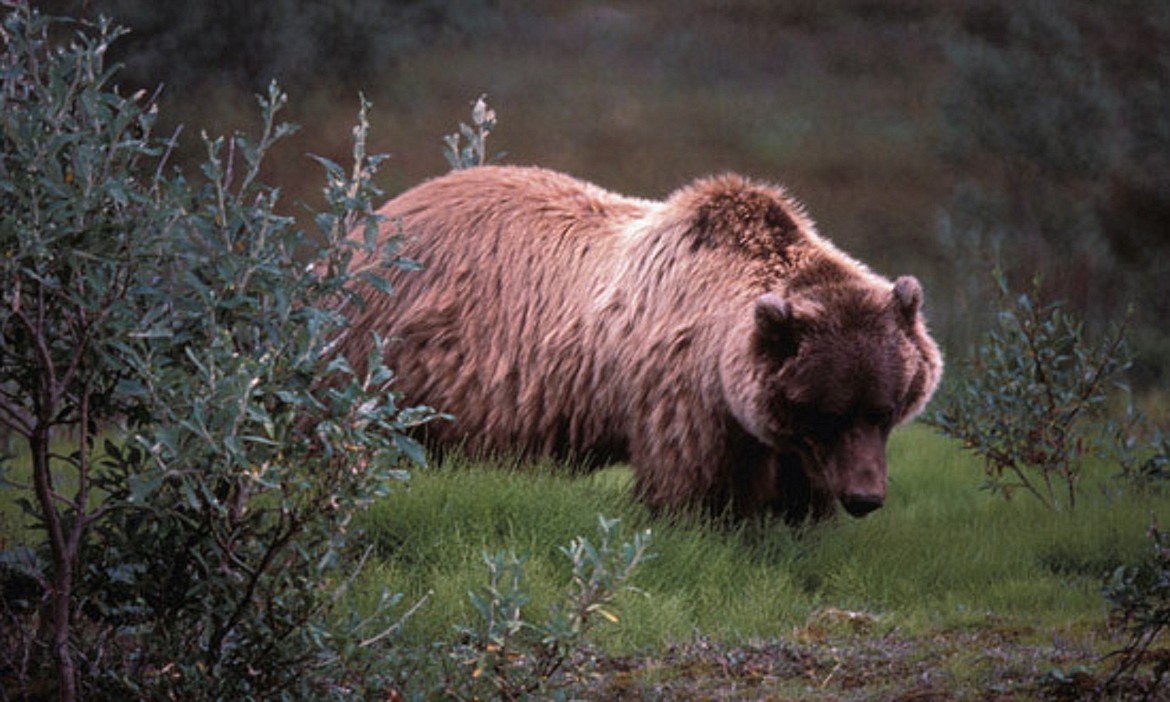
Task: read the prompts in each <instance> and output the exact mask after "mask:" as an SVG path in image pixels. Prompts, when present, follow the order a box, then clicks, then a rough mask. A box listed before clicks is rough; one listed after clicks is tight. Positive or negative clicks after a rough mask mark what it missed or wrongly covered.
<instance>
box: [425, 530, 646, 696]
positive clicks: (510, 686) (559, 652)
mask: <svg viewBox="0 0 1170 702" xmlns="http://www.w3.org/2000/svg"><path fill="white" fill-rule="evenodd" d="M598 521H599V524H598V544H597V545H596V546H595V545H594V544H593V543H592V542H590V541H589V540H588V539H586V538H584V537H578V538H575V539H573V540H572V541H571V542H570V543H569V545H568V546H562V547H561V552H562V553H563V554H565V556H566V557H567V558H568V559H569V560H570V562H571V563H572V566H573V572H572V577H571V578H570V582H569V586H568V588H567V589H566V591H565V593H564V596H563V597H562V598H561V599H560V600H559V601H557V602H555V603H554V604H553V605H552V606H551V607H550V608H549V612H548V615H547V616H546V617H545V618H544V620H543V621H539V622H538V621H532V620H530V619H528V618H527V617H526V612H525V606H526V605H527V604H528V603H529V601H530V597H529V594H528V592H527V591H526V590H525V588H524V586H523V581H524V564H525V562H526V561H527V558H525V557H523V556H517V555H516V554H514V553H511V552H506V551H501V552H497V553H494V554H492V553H484V555H483V558H484V563H485V564H486V565H487V569H488V583H487V585H486V586H485V587H484V588H483V590H482V592H472V593H469V594H468V596H469V597H470V598H471V603H472V606H473V607H474V608H475V611H476V613H477V614H478V615H479V621H478V622H477V623H476V624H475V625H473V626H462V627H460V628H459V634H460V636H459V641H458V642H457V643H456V644H455V645H452V646H448V647H445V648H446V656H447V659H448V662H449V663H451V664H453V667H451V668H448V669H447V672H446V676H445V678H446V682H445V684H444V694H445V695H448V696H451V697H454V698H457V699H483V698H485V697H487V696H489V695H493V694H494V695H495V696H496V697H498V698H499V699H501V700H515V699H521V698H523V697H525V696H527V695H532V694H534V693H545V694H547V693H548V692H549V691H550V690H552V689H555V688H556V687H557V683H556V681H555V680H554V676H555V675H556V674H557V673H559V672H565V671H564V669H565V668H566V667H567V664H569V662H570V657H571V656H572V655H573V654H574V653H576V652H578V650H579V649H580V648H581V647H582V645H583V644H584V641H585V635H586V633H587V632H588V631H589V630H590V629H591V628H592V627H593V626H594V625H595V624H596V622H597V619H598V617H601V618H603V619H605V620H608V621H610V622H616V621H618V617H617V615H616V614H614V611H613V610H614V600H615V598H616V597H617V595H618V594H619V593H620V592H621V591H622V590H625V589H632V586H631V585H630V584H629V580H630V578H631V576H632V575H633V573H634V571H635V570H636V569H637V568H638V567H639V566H640V565H641V564H642V563H644V562H645V561H647V560H649V559H650V558H652V557H653V556H652V555H651V554H649V553H647V550H646V548H647V546H648V544H649V540H650V531H649V530H645V531H643V532H641V533H638V534H635V535H634V540H633V541H632V542H625V543H622V544H621V545H620V546H618V545H616V544H615V540H616V538H617V527H618V520H616V519H606V518H605V517H603V516H599V517H598Z"/></svg>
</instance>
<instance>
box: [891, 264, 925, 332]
mask: <svg viewBox="0 0 1170 702" xmlns="http://www.w3.org/2000/svg"><path fill="white" fill-rule="evenodd" d="M894 304H895V305H896V306H897V308H898V312H899V313H900V314H901V315H902V319H903V320H904V321H906V322H907V323H909V324H913V323H914V320H915V319H916V318H917V317H918V310H920V309H922V285H920V284H919V282H918V279H917V278H915V277H914V276H910V275H904V276H902V277H900V278H898V279H897V280H895V281H894Z"/></svg>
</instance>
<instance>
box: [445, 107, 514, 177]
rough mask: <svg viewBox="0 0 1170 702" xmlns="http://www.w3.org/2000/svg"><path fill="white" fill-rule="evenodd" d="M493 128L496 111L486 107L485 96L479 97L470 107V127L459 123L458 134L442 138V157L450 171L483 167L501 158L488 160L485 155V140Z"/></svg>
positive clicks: (496, 157)
mask: <svg viewBox="0 0 1170 702" xmlns="http://www.w3.org/2000/svg"><path fill="white" fill-rule="evenodd" d="M495 128H496V111H495V110H493V109H491V108H489V107H488V104H487V95H480V96H479V98H478V99H476V101H475V103H474V104H473V105H472V107H471V126H468V125H467V124H465V123H463V122H460V123H459V131H458V132H455V133H454V134H448V135H447V136H445V137H443V144H444V146H443V156H444V157H445V158H446V159H447V163H449V164H450V165H451V170H453V171H458V170H462V169H464V168H474V167H475V166H483V165H485V164H487V163H489V162H490V161H495V160H498V159H500V158H502V157H503V154H497V155H496V156H494V157H492V158H491V159H489V158H488V154H487V138H488V135H489V134H491V133H492V130H493V129H495ZM463 139H466V140H467V144H463V143H462V141H463Z"/></svg>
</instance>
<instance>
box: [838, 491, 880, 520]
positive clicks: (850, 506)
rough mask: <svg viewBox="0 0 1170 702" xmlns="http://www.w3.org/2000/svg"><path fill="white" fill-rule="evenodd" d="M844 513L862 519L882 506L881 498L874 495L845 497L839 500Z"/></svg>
mask: <svg viewBox="0 0 1170 702" xmlns="http://www.w3.org/2000/svg"><path fill="white" fill-rule="evenodd" d="M841 504H842V505H843V506H844V507H845V511H846V512H848V513H849V514H850V515H851V516H854V517H864V516H865V515H867V514H869V513H870V512H872V511H874V510H875V509H877V508H879V507H881V506H882V498H881V497H878V496H876V495H846V496H845V497H843V498H841Z"/></svg>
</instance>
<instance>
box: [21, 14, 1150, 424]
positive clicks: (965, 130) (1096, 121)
mask: <svg viewBox="0 0 1170 702" xmlns="http://www.w3.org/2000/svg"><path fill="white" fill-rule="evenodd" d="M34 4H38V5H41V6H42V9H44V10H46V11H48V12H51V13H54V14H60V15H66V16H72V17H82V18H87V19H91V20H92V19H96V18H97V17H98V16H99V15H102V14H104V15H106V16H110V17H112V18H114V19H115V20H116V21H117V22H118V23H119V24H122V25H126V26H128V27H130V28H131V30H132V33H131V34H130V35H129V36H128V37H126V38H125V39H123V40H122V41H120V42H119V43H118V44H117V45H116V48H115V58H116V59H117V60H119V61H121V62H122V63H124V66H125V67H124V70H123V71H122V72H121V73H120V74H119V78H118V82H120V83H121V84H122V85H123V86H124V87H125V88H126V89H127V90H130V89H134V88H138V87H147V88H150V89H153V88H155V87H156V86H158V85H159V84H162V85H163V93H162V98H161V110H162V117H163V119H162V121H163V124H164V126H163V131H164V132H166V133H169V132H170V131H173V130H174V129H175V127H176V126H177V125H178V124H180V123H182V124H183V125H184V127H185V128H184V131H183V132H182V136H181V143H182V149H181V152H180V156H181V157H182V158H181V160H180V163H186V164H190V163H192V162H193V160H194V159H197V158H200V157H201V156H202V146H201V143H200V140H199V136H198V135H199V133H200V130H202V129H206V130H207V131H208V132H210V133H213V134H215V133H222V132H225V131H232V130H237V129H238V130H243V131H252V132H254V131H255V130H256V128H257V126H258V125H257V115H258V111H257V109H256V106H255V100H254V99H253V98H252V95H253V94H254V93H257V92H262V91H263V90H264V89H265V88H266V86H267V85H268V83H269V81H270V80H272V79H277V80H278V81H279V82H280V84H281V85H282V87H284V89H285V90H287V91H288V92H289V94H290V97H291V100H290V107H289V109H288V111H287V112H286V113H285V116H286V118H287V119H288V120H289V121H293V122H296V123H298V124H300V125H302V127H303V128H302V130H301V131H300V132H299V133H298V134H297V135H296V136H295V137H293V138H292V139H291V140H290V141H289V142H288V143H286V144H285V145H284V147H283V148H282V150H280V151H279V152H278V153H277V154H275V158H274V159H273V161H272V165H271V169H270V172H269V173H268V174H267V179H268V181H269V182H271V183H274V184H277V185H280V186H281V187H282V189H283V193H284V200H285V202H286V206H287V207H288V209H289V211H290V212H293V213H296V212H299V211H301V209H302V208H301V207H300V206H299V204H298V203H304V202H308V203H316V202H318V201H319V195H318V191H319V188H320V185H321V183H322V182H323V181H322V178H321V173H320V169H319V168H318V167H317V166H316V165H315V164H314V163H313V162H312V161H311V160H310V159H309V158H308V157H307V156H306V154H308V153H316V154H321V155H324V156H327V157H329V158H332V159H334V160H336V161H338V162H342V163H344V162H345V160H346V158H347V154H348V152H349V148H350V142H349V139H350V126H351V125H352V124H353V122H354V118H355V115H356V112H357V108H358V97H357V96H358V93H359V91H360V92H362V93H364V94H365V95H366V96H367V97H368V98H370V99H371V100H372V101H373V103H374V110H373V113H372V118H371V120H372V123H373V135H372V141H373V144H372V147H373V150H374V151H380V152H388V153H390V154H392V156H393V158H392V160H391V161H390V162H389V163H388V164H386V165H385V166H384V167H383V171H382V173H381V175H380V181H379V182H380V183H381V184H382V186H383V187H384V188H385V189H386V191H387V193H388V195H392V194H394V193H396V192H399V191H401V190H402V189H404V188H406V187H409V186H410V185H411V184H413V183H416V182H418V181H419V180H421V179H424V178H427V177H430V176H434V175H437V174H439V173H442V172H444V171H445V170H446V169H447V164H446V162H445V161H444V160H443V157H442V154H441V143H442V141H441V140H442V136H443V135H444V134H447V133H450V132H452V131H454V130H455V129H456V126H457V124H458V122H459V121H468V120H469V109H470V105H471V103H472V101H473V100H474V99H475V98H476V97H477V96H478V95H480V94H481V93H487V95H488V101H489V103H490V104H491V106H492V107H493V108H495V109H496V110H497V113H498V115H499V118H500V125H499V128H498V129H497V131H496V132H495V133H494V134H493V135H492V137H491V138H490V140H489V150H490V151H492V152H501V151H503V152H507V155H506V156H505V158H504V160H505V162H508V163H514V164H536V165H541V166H546V167H549V168H554V169H558V170H563V171H566V172H569V173H571V174H574V175H576V176H579V177H582V178H585V179H588V180H592V181H595V182H597V183H599V184H601V185H603V186H605V187H607V188H610V189H613V190H617V191H620V192H623V193H627V194H632V195H640V196H645V197H654V198H658V197H663V196H665V195H666V194H668V193H669V192H670V191H671V190H673V189H674V188H676V187H678V186H679V185H681V184H683V183H685V182H686V181H688V180H690V179H691V178H693V177H695V176H698V175H702V174H706V173H710V172H715V171H724V170H734V171H739V172H743V173H745V174H749V175H752V176H756V177H759V178H763V179H767V180H771V181H775V182H780V183H783V184H785V185H787V186H788V187H789V188H790V189H791V190H792V191H793V193H794V194H796V195H797V196H798V197H799V198H800V199H802V200H803V201H804V202H805V203H806V204H807V206H808V208H809V210H810V212H811V213H812V215H813V216H814V218H815V219H816V220H817V221H818V223H819V226H820V228H821V231H822V233H824V234H825V235H827V236H829V237H830V238H832V239H833V240H835V241H836V242H838V243H839V244H840V245H841V246H842V247H843V248H845V249H846V250H847V251H849V252H850V253H852V254H854V255H855V256H857V257H859V258H861V259H863V260H865V261H867V262H869V263H870V264H871V265H872V267H874V268H875V269H876V270H878V271H879V272H881V273H883V274H885V275H888V276H891V277H893V276H896V275H900V274H904V273H912V274H915V275H917V276H919V277H920V278H921V279H922V280H923V282H924V284H925V286H926V288H927V300H928V303H927V304H928V311H929V314H930V316H931V318H932V320H933V325H934V327H935V329H936V333H937V335H938V336H939V337H940V339H941V340H942V342H943V344H944V346H945V347H946V350H947V354H948V356H949V357H950V358H951V359H952V360H954V359H957V358H962V357H964V356H966V355H967V353H968V350H969V348H970V346H971V345H972V344H973V343H974V340H975V339H976V338H977V334H978V332H979V331H980V330H981V329H983V328H985V327H986V326H987V324H988V322H989V320H990V318H991V315H992V314H993V312H994V309H995V306H996V305H997V304H998V303H997V301H996V300H995V297H994V294H993V293H994V285H993V284H992V280H991V276H990V271H991V268H992V267H993V266H994V265H995V264H996V263H997V262H998V263H1000V264H1001V265H1002V266H1003V267H1004V268H1005V270H1006V271H1007V273H1008V275H1009V279H1010V280H1011V281H1012V282H1013V285H1015V286H1016V287H1017V288H1018V289H1020V290H1023V289H1025V288H1027V287H1028V286H1029V285H1030V281H1031V279H1032V277H1033V276H1034V275H1036V274H1042V275H1043V281H1044V283H1043V287H1044V291H1045V295H1046V296H1047V297H1048V298H1049V299H1063V300H1067V301H1068V305H1069V307H1070V308H1071V309H1072V310H1073V311H1075V312H1077V313H1078V314H1079V315H1080V316H1082V317H1083V318H1084V319H1085V320H1086V323H1087V325H1088V328H1089V329H1090V330H1091V331H1093V330H1100V329H1103V328H1104V327H1105V326H1107V325H1108V324H1109V323H1111V322H1115V321H1118V320H1120V319H1121V318H1122V317H1124V315H1125V311H1126V309H1127V307H1129V306H1132V307H1133V309H1134V316H1133V322H1132V324H1133V333H1132V338H1133V340H1134V343H1135V347H1136V349H1137V352H1138V363H1137V365H1136V366H1135V369H1134V373H1133V380H1134V381H1135V382H1136V383H1137V384H1138V385H1139V386H1140V387H1142V388H1143V389H1147V390H1152V391H1154V393H1153V394H1154V396H1158V397H1162V398H1163V401H1164V399H1165V397H1166V395H1167V393H1166V392H1165V390H1166V386H1167V381H1168V378H1170V334H1168V333H1167V331H1166V329H1165V327H1166V320H1167V319H1170V3H1165V2H1161V1H1160V0H1130V1H1123V0H1114V1H1112V2H1109V3H1100V2H1090V1H1088V0H1063V1H1062V2H1028V1H1024V2H1019V1H1016V0H1012V1H1000V0H977V1H976V2H969V1H964V2H960V1H958V0H889V1H881V0H787V1H785V0H780V1H770V0H742V1H739V2H731V1H725V2H718V1H715V0H675V1H674V2H669V3H662V2H608V3H589V2H579V1H573V0H549V1H547V2H538V1H530V2H524V1H508V0H498V1H491V0H465V1H461V2H439V1H437V0H414V1H397V2H386V1H381V2H380V1H376V0H338V1H336V2H311V1H310V0H271V1H268V2H256V1H245V0H218V1H212V2H188V3H164V2H157V1H156V0H50V1H46V2H41V3H34ZM183 167H184V169H185V170H187V171H190V172H191V173H192V174H193V171H194V169H193V168H192V167H191V166H190V165H184V166H183Z"/></svg>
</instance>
